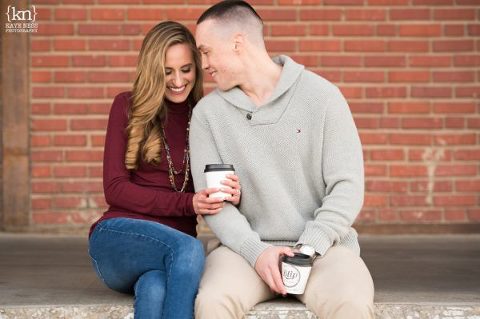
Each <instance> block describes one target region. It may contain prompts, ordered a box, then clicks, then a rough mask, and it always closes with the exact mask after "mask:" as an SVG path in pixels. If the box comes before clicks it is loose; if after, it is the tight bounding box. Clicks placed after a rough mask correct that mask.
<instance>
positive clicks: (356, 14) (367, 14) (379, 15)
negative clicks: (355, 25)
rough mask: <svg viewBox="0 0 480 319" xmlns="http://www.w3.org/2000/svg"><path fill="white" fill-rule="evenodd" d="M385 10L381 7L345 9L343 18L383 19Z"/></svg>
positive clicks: (385, 14) (351, 19)
mask: <svg viewBox="0 0 480 319" xmlns="http://www.w3.org/2000/svg"><path fill="white" fill-rule="evenodd" d="M386 17H387V13H386V10H383V9H346V10H345V18H346V20H347V21H356V20H360V21H385V20H386Z"/></svg>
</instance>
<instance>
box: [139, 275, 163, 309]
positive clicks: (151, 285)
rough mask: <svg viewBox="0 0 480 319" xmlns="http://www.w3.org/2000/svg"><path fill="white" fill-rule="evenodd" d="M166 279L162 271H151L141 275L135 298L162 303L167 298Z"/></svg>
mask: <svg viewBox="0 0 480 319" xmlns="http://www.w3.org/2000/svg"><path fill="white" fill-rule="evenodd" d="M165 286H166V277H165V273H164V272H163V271H160V270H151V271H148V272H146V273H144V274H143V275H141V276H140V277H139V278H138V280H137V282H136V283H135V287H134V288H135V296H136V297H137V298H146V299H149V300H151V301H155V302H158V301H161V300H163V299H164V298H165Z"/></svg>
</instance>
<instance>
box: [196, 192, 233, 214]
mask: <svg viewBox="0 0 480 319" xmlns="http://www.w3.org/2000/svg"><path fill="white" fill-rule="evenodd" d="M219 191H220V189H219V188H206V189H204V190H201V191H200V192H198V193H195V195H193V209H194V210H195V214H197V215H214V214H216V213H218V212H219V211H221V210H222V208H223V206H224V205H225V203H224V202H223V199H222V198H218V197H213V198H209V197H208V196H209V195H210V194H213V193H216V192H219Z"/></svg>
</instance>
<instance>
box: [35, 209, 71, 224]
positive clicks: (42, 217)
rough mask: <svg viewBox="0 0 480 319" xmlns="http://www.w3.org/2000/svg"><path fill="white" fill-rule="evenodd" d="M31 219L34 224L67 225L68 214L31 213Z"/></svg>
mask: <svg viewBox="0 0 480 319" xmlns="http://www.w3.org/2000/svg"><path fill="white" fill-rule="evenodd" d="M32 219H33V222H34V223H35V224H39V225H42V224H45V225H66V224H68V223H69V218H68V214H66V213H58V212H33V214H32Z"/></svg>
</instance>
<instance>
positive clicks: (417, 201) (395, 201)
mask: <svg viewBox="0 0 480 319" xmlns="http://www.w3.org/2000/svg"><path fill="white" fill-rule="evenodd" d="M390 203H391V205H392V206H393V207H398V206H400V207H405V206H407V207H408V206H417V207H418V206H428V204H429V203H428V199H427V197H426V196H423V195H393V196H391V197H390ZM401 214H403V212H402V213H401ZM422 219H423V220H424V219H425V218H424V217H422Z"/></svg>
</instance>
